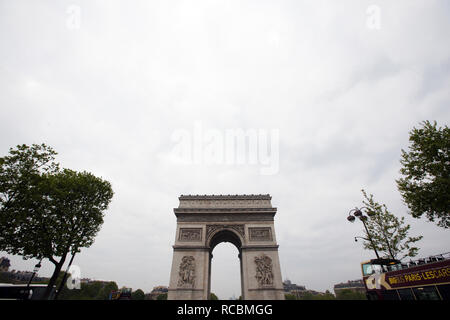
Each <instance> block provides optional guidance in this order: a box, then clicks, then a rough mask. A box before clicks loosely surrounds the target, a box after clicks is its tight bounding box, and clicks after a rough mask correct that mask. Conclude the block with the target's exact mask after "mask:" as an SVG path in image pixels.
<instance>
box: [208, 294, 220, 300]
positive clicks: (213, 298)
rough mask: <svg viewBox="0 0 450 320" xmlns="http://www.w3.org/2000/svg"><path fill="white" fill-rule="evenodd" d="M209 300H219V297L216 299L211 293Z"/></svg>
mask: <svg viewBox="0 0 450 320" xmlns="http://www.w3.org/2000/svg"><path fill="white" fill-rule="evenodd" d="M209 300H219V297H217V296H216V294H215V293H214V292H211V293H210V294H209Z"/></svg>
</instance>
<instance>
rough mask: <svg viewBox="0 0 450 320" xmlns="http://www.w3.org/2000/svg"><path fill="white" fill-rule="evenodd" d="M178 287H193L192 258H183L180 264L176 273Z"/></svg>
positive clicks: (193, 265) (193, 264)
mask: <svg viewBox="0 0 450 320" xmlns="http://www.w3.org/2000/svg"><path fill="white" fill-rule="evenodd" d="M178 275H179V279H178V286H179V287H183V286H185V285H191V286H194V281H195V259H194V257H193V256H184V257H183V259H182V260H181V263H180V271H179V272H178Z"/></svg>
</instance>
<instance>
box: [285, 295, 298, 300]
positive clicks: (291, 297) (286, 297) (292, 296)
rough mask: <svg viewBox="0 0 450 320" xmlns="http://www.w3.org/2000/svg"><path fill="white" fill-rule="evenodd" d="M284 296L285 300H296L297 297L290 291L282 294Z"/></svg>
mask: <svg viewBox="0 0 450 320" xmlns="http://www.w3.org/2000/svg"><path fill="white" fill-rule="evenodd" d="M284 298H285V299H286V300H297V297H296V296H295V295H293V294H290V293H285V294H284Z"/></svg>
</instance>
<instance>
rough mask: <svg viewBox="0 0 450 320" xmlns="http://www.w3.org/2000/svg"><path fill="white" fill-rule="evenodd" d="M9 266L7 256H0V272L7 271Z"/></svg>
mask: <svg viewBox="0 0 450 320" xmlns="http://www.w3.org/2000/svg"><path fill="white" fill-rule="evenodd" d="M10 266H11V263H10V262H9V259H8V258H6V257H1V258H0V272H8V270H9V267H10Z"/></svg>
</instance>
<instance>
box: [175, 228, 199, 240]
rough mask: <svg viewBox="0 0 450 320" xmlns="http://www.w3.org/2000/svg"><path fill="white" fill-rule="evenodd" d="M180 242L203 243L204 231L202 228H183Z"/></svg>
mask: <svg viewBox="0 0 450 320" xmlns="http://www.w3.org/2000/svg"><path fill="white" fill-rule="evenodd" d="M179 240H180V241H201V240H202V229H201V228H181V229H180V236H179Z"/></svg>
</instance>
